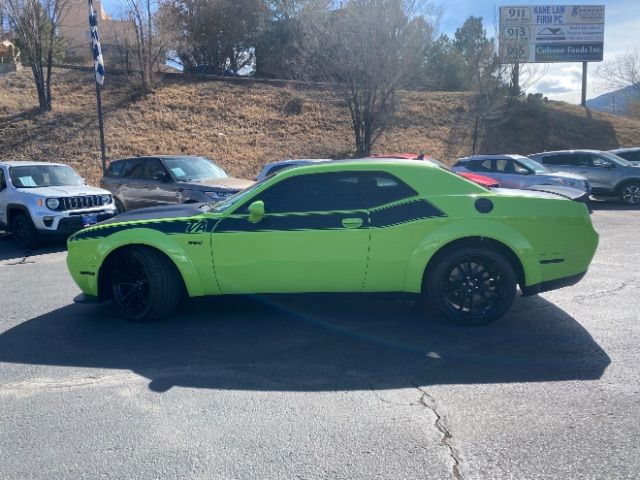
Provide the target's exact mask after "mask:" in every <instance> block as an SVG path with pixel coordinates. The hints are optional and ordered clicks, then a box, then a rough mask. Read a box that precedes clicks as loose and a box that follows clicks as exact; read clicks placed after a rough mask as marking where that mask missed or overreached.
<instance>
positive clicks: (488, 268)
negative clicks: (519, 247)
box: [426, 246, 517, 325]
mask: <svg viewBox="0 0 640 480" xmlns="http://www.w3.org/2000/svg"><path fill="white" fill-rule="evenodd" d="M516 285H517V281H516V274H515V272H514V269H513V267H512V266H511V264H510V262H509V261H508V260H507V258H505V257H504V256H503V255H502V254H500V253H499V252H497V251H494V250H492V249H489V248H486V247H480V246H478V247H474V246H470V247H464V248H460V249H458V250H452V251H451V252H448V253H446V254H444V255H443V256H441V257H440V258H436V259H435V264H434V265H433V266H432V267H431V266H430V268H429V272H427V278H426V293H427V296H428V298H429V300H430V302H431V303H432V305H434V306H435V307H436V308H437V309H438V310H439V311H440V312H441V313H443V314H444V315H445V316H446V317H447V318H448V319H449V320H451V321H453V322H455V323H459V324H462V325H485V324H487V323H490V322H493V321H495V320H497V319H498V318H500V317H501V316H502V315H504V314H505V313H506V311H507V310H509V308H510V307H511V305H512V304H513V300H514V298H515V295H516Z"/></svg>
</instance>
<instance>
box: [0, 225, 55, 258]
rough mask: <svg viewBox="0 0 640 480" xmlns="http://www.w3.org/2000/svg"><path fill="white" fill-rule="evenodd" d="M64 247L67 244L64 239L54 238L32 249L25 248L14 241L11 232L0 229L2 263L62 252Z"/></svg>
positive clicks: (0, 256)
mask: <svg viewBox="0 0 640 480" xmlns="http://www.w3.org/2000/svg"><path fill="white" fill-rule="evenodd" d="M66 249H67V244H66V242H65V241H64V240H56V241H50V242H47V243H43V244H42V246H39V247H38V248H35V249H33V250H25V249H23V248H20V247H19V246H18V245H17V244H16V243H15V241H14V240H13V238H12V237H11V234H9V233H6V232H2V231H0V262H2V263H6V262H9V263H11V262H14V261H15V262H17V263H19V262H24V261H26V259H27V258H29V257H32V256H37V255H46V254H48V253H58V252H64V251H65V250H66Z"/></svg>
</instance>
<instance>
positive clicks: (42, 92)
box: [4, 0, 67, 111]
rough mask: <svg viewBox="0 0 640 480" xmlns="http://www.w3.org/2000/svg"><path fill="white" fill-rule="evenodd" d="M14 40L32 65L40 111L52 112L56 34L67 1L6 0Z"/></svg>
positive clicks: (56, 47)
mask: <svg viewBox="0 0 640 480" xmlns="http://www.w3.org/2000/svg"><path fill="white" fill-rule="evenodd" d="M4 6H5V9H6V13H7V16H8V19H9V22H10V24H11V25H12V27H13V33H14V35H15V41H16V43H17V45H18V47H19V48H20V50H21V52H22V56H23V59H24V60H26V61H27V62H28V63H29V64H30V66H31V72H32V73H33V79H34V82H35V85H36V90H37V92H38V105H39V107H40V110H41V111H50V110H51V103H52V99H51V73H52V66H53V59H54V56H55V55H56V53H57V51H58V50H59V49H60V38H59V36H58V34H57V31H58V25H59V22H60V18H61V17H62V15H63V13H64V11H65V9H66V7H67V0H4Z"/></svg>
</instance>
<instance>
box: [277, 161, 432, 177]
mask: <svg viewBox="0 0 640 480" xmlns="http://www.w3.org/2000/svg"><path fill="white" fill-rule="evenodd" d="M383 165H392V166H398V165H401V166H411V167H414V168H433V169H437V170H441V168H440V167H439V166H437V165H436V164H435V163H431V162H416V161H415V160H404V159H397V158H355V159H354V158H351V159H344V160H329V161H321V162H314V163H309V164H306V165H300V166H298V167H297V168H295V169H287V170H283V171H282V172H278V173H276V175H279V174H280V173H288V172H291V171H293V170H295V171H296V172H299V171H303V170H304V171H308V170H326V171H341V170H342V169H343V168H344V169H345V170H349V169H350V168H349V167H360V168H362V167H369V168H371V169H373V168H375V167H377V166H383ZM340 167H342V168H340ZM345 167H346V168H345Z"/></svg>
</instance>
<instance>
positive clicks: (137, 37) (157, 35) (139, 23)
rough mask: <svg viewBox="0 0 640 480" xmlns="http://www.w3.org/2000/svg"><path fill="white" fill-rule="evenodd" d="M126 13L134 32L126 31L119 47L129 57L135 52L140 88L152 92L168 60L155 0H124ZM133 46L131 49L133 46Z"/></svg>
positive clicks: (135, 67) (135, 68)
mask: <svg viewBox="0 0 640 480" xmlns="http://www.w3.org/2000/svg"><path fill="white" fill-rule="evenodd" d="M125 2H126V13H127V17H128V19H129V20H130V21H131V28H132V30H133V32H129V31H126V30H125V31H124V32H123V34H122V38H121V39H120V40H119V43H120V44H121V45H123V48H122V49H121V50H122V51H124V52H126V53H127V55H128V52H129V51H131V50H132V51H133V52H134V58H135V59H134V64H135V66H134V70H135V71H136V73H137V75H138V76H139V79H140V87H141V89H142V90H143V91H144V92H150V91H152V90H153V88H154V86H155V74H156V73H157V72H158V70H159V68H160V63H162V61H163V60H164V59H165V55H166V42H165V41H164V38H163V36H162V34H161V29H160V28H159V26H158V22H159V17H158V16H157V14H156V13H155V12H156V10H157V4H156V3H155V2H154V0H125ZM131 43H132V44H133V45H132V47H131V45H130V44H131Z"/></svg>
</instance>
